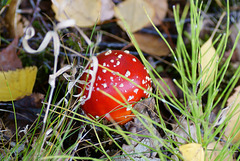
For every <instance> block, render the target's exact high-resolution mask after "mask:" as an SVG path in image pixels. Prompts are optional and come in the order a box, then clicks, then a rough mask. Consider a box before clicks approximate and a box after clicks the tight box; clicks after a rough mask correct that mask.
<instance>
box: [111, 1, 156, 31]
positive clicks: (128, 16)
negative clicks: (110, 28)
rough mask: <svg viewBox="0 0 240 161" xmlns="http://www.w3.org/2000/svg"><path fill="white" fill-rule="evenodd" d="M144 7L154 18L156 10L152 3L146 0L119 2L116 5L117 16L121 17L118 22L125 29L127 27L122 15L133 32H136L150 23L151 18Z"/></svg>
mask: <svg viewBox="0 0 240 161" xmlns="http://www.w3.org/2000/svg"><path fill="white" fill-rule="evenodd" d="M143 7H144V8H145V9H146V11H147V14H148V15H149V17H150V18H151V19H152V18H153V17H154V15H155V11H154V8H153V7H152V5H150V4H149V3H148V2H147V1H146V0H126V1H124V2H122V3H120V4H118V5H117V6H116V7H114V10H115V16H116V17H117V18H118V19H119V21H118V22H117V23H118V25H119V26H120V27H121V28H122V29H123V30H125V29H126V28H125V26H124V23H123V22H122V21H121V17H123V19H124V20H125V21H126V23H127V24H128V26H129V28H130V31H131V32H136V31H138V30H140V29H142V28H143V27H145V26H147V25H148V24H149V20H148V18H147V15H146V13H145V11H144V9H143Z"/></svg>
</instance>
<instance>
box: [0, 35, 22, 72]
mask: <svg viewBox="0 0 240 161" xmlns="http://www.w3.org/2000/svg"><path fill="white" fill-rule="evenodd" d="M17 44H18V38H17V37H16V38H15V39H14V40H13V41H12V43H11V44H10V45H8V46H7V47H6V48H5V49H3V50H2V51H1V52H0V71H8V70H15V69H17V68H22V62H21V60H20V59H19V58H18V56H17V53H16V51H17V50H16V48H17Z"/></svg>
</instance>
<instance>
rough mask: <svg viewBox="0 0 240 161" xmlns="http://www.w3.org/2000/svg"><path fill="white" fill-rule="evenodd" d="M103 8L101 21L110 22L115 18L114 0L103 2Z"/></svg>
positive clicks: (103, 0) (102, 0) (104, 0)
mask: <svg viewBox="0 0 240 161" xmlns="http://www.w3.org/2000/svg"><path fill="white" fill-rule="evenodd" d="M101 2H102V7H101V17H100V21H101V22H103V21H106V20H110V19H111V18H113V16H114V3H113V2H112V0H101Z"/></svg>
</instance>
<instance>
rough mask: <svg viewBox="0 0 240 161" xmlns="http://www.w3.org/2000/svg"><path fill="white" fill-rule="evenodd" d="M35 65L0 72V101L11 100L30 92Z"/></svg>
mask: <svg viewBox="0 0 240 161" xmlns="http://www.w3.org/2000/svg"><path fill="white" fill-rule="evenodd" d="M36 75H37V67H35V66H32V67H26V68H23V69H17V70H15V71H8V72H0V82H1V84H0V101H11V100H16V99H19V98H22V97H24V96H26V95H30V94H31V93H32V89H33V86H34V83H35V80H36Z"/></svg>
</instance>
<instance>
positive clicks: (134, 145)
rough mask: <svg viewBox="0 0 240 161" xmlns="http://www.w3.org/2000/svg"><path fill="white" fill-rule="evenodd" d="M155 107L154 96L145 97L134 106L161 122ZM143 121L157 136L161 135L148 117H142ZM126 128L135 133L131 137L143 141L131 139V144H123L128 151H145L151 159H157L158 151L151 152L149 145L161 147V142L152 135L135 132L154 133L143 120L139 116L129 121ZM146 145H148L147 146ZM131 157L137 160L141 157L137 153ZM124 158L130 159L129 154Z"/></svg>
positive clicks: (131, 152) (129, 152) (145, 154)
mask: <svg viewBox="0 0 240 161" xmlns="http://www.w3.org/2000/svg"><path fill="white" fill-rule="evenodd" d="M154 107H155V99H154V98H148V99H145V100H144V101H141V102H139V103H137V104H136V105H135V106H134V109H135V110H137V111H138V112H139V113H141V114H143V115H145V116H146V117H149V118H151V119H152V120H154V121H158V122H159V118H158V116H157V115H156V114H155V113H154V111H153V109H154ZM142 119H143V121H144V122H145V123H146V124H147V125H148V127H150V128H151V130H152V131H153V133H154V135H156V136H157V137H159V138H160V137H161V136H160V134H159V132H158V131H157V129H156V128H155V127H154V126H153V124H152V123H150V122H148V121H147V120H146V119H144V118H142ZM125 127H126V129H127V130H128V131H129V132H131V133H133V135H131V138H133V139H135V140H137V141H139V142H141V143H142V144H143V145H142V144H139V143H138V142H135V141H133V140H130V142H131V145H126V144H123V146H122V148H123V149H124V150H125V151H126V152H127V153H128V154H133V153H143V155H144V156H146V157H147V158H148V159H149V160H155V159H156V158H155V156H156V155H157V152H150V151H151V149H149V148H148V147H147V146H149V147H152V148H155V149H156V146H158V148H160V147H161V146H162V145H160V143H159V142H156V140H155V139H153V138H150V137H140V136H136V135H134V134H136V133H137V134H142V135H146V136H151V135H152V134H151V133H150V132H149V131H148V130H147V129H146V127H145V126H144V125H143V124H142V123H141V121H140V120H139V119H138V118H136V117H135V118H134V120H133V121H131V122H129V123H127V124H126V125H125ZM145 145H146V146H145ZM131 157H133V158H134V160H136V159H137V158H139V157H140V155H139V154H136V155H131ZM121 159H122V160H123V159H124V160H125V159H127V160H128V159H129V158H128V157H127V156H126V157H124V158H121Z"/></svg>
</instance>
